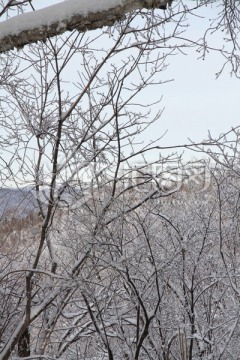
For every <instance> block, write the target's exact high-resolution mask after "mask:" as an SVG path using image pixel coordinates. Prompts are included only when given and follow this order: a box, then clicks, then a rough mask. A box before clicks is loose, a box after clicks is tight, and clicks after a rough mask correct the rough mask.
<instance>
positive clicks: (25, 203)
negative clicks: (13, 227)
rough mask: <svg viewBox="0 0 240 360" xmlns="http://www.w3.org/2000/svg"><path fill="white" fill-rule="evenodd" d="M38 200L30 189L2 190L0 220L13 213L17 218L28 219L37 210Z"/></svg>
mask: <svg viewBox="0 0 240 360" xmlns="http://www.w3.org/2000/svg"><path fill="white" fill-rule="evenodd" d="M36 205H37V204H36V199H35V197H34V194H33V192H32V191H31V189H29V188H23V189H15V188H0V220H1V219H3V218H4V217H5V216H7V215H8V214H9V212H11V213H12V214H13V215H14V216H16V217H26V216H27V215H28V214H29V213H31V212H32V211H33V210H34V209H36Z"/></svg>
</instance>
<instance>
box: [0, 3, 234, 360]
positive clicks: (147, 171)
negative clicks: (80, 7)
mask: <svg viewBox="0 0 240 360" xmlns="http://www.w3.org/2000/svg"><path fill="white" fill-rule="evenodd" d="M99 1H100V0H99ZM74 2H75V0H68V1H67V2H66V4H69V5H70V7H71V4H72V3H74ZM83 3H84V4H85V1H83ZM89 3H91V2H90V0H89ZM120 3H121V4H120ZM130 3H131V4H132V5H131V9H130V8H129V7H127V6H126V4H127V2H126V1H120V2H119V1H118V0H116V1H115V0H109V2H107V1H105V2H104V4H105V5H104V6H105V8H104V16H103V14H102V15H101V13H102V9H101V8H100V9H98V10H97V14H98V15H97V16H100V17H97V18H95V17H94V16H95V15H94V14H95V12H93V14H92V13H91V11H89V13H87V14H86V15H84V17H85V18H86V19H85V20H86V21H89V22H92V24H93V23H94V24H93V25H91V26H89V27H86V28H87V29H88V30H83V28H81V27H80V28H78V27H74V29H76V30H73V28H71V29H70V28H68V27H67V28H66V30H69V29H70V30H73V31H71V32H69V31H64V32H62V31H60V33H59V32H58V30H59V29H58V30H57V31H56V33H51V37H49V36H50V35H48V36H47V37H45V36H43V37H42V38H41V36H40V35H41V33H42V32H41V31H42V29H41V28H39V34H40V35H39V36H40V37H38V38H37V39H36V40H39V41H38V42H36V43H35V41H34V40H33V39H32V38H31V39H30V38H28V35H29V34H30V35H31V30H32V29H28V30H27V29H24V32H25V35H21V36H23V39H24V41H22V42H21V43H17V42H16V43H15V42H14V41H15V40H16V38H17V36H16V34H15V35H14V36H13V35H11V34H10V35H9V33H8V34H7V35H6V36H7V37H6V36H5V37H4V36H1V33H0V39H3V42H2V47H1V45H0V51H1V56H0V62H1V72H0V184H1V185H0V187H1V189H0V198H1V211H0V216H1V217H0V360H7V359H12V360H13V359H15V360H17V359H26V360H27V359H32V360H33V359H39V360H40V359H44V360H45V359H46V360H52V359H60V360H90V359H91V360H147V359H149V360H157V359H158V360H197V359H201V360H220V359H221V360H231V359H233V360H238V359H239V358H240V347H239V337H240V323H239V320H240V284H239V280H238V279H239V276H240V272H239V270H240V264H239V255H240V254H239V252H240V248H239V237H240V234H239V230H240V229H239V225H240V224H239V219H240V216H239V215H240V214H239V212H240V167H239V158H240V148H239V143H240V141H239V140H240V127H237V128H232V129H230V130H229V132H228V133H226V134H221V135H219V137H217V138H213V137H212V136H211V135H210V134H209V137H208V139H207V140H206V139H205V140H204V141H203V142H202V143H198V144H196V143H195V144H194V143H193V142H191V143H190V142H189V144H185V145H181V144H176V146H173V147H172V148H170V149H167V148H164V147H163V146H162V145H161V139H162V134H161V133H160V134H158V135H157V137H156V139H155V141H149V143H148V144H146V142H144V143H143V145H142V146H141V142H140V141H139V136H141V135H142V134H144V131H145V130H146V129H147V128H148V127H149V126H151V125H152V124H153V123H155V122H157V121H158V120H159V119H160V117H161V113H162V109H161V103H160V100H161V96H162V94H161V85H162V83H164V81H163V80H162V79H163V72H164V74H167V63H168V58H169V56H171V55H173V54H175V55H176V56H177V54H178V53H180V52H181V51H182V50H183V49H184V51H185V49H186V48H188V47H195V48H196V50H197V51H198V52H199V56H200V57H205V56H206V54H208V53H209V52H211V51H218V52H219V53H220V54H222V59H223V62H222V64H223V66H222V69H221V71H220V72H219V74H220V73H221V72H222V71H224V68H225V66H228V68H229V67H230V69H231V74H232V75H233V76H236V77H238V76H239V44H238V36H239V30H238V29H239V19H240V5H239V2H238V1H234V0H229V1H228V0H225V1H223V0H219V1H213V0H204V1H196V2H195V1H178V0H176V1H173V2H172V4H171V7H169V5H170V4H169V3H171V1H166V2H164V1H160V0H159V1H150V0H149V1H148V0H145V1H140V0H139V1H132V2H130ZM35 4H36V6H37V5H38V4H39V1H38V0H35V1H34V0H33V1H28V0H24V1H12V0H8V1H4V0H1V1H0V16H1V22H0V30H1V29H3V28H4V24H8V23H7V21H6V19H8V18H10V19H11V18H12V17H13V16H17V18H18V19H17V20H16V22H18V21H19V19H20V21H19V22H21V19H22V18H21V16H23V15H22V14H24V13H26V12H29V13H31V12H32V13H34V12H36V14H35V15H34V16H35V17H36V18H37V17H38V15H37V14H38V12H37V9H36V10H35V8H34V6H35ZM66 4H65V5H66ZM108 4H110V5H111V6H110V5H109V8H108ZM113 4H115V5H116V7H117V10H116V9H115V10H114V11H117V12H119V11H120V12H121V16H120V15H119V16H117V17H116V18H115V17H113V18H112V19H111V21H110V23H108V22H107V23H105V22H104V21H105V17H106V14H107V13H109V16H110V15H111V11H112V5H113ZM55 6H57V5H55ZM67 6H68V5H66V7H67ZM119 6H120V7H119ZM124 6H125V7H124ZM205 6H209V7H210V6H216V14H217V15H216V18H215V19H212V23H211V24H210V25H209V28H206V29H205V30H204V32H203V36H202V38H201V39H199V40H198V41H196V40H194V41H193V39H191V37H188V36H189V32H187V33H186V34H185V32H184V28H185V27H186V23H187V22H188V21H190V22H191V24H192V21H191V19H192V18H194V16H201V9H202V8H203V7H205ZM122 7H123V9H122ZM120 8H121V9H120ZM165 8H166V9H165ZM90 10H91V9H90ZM114 11H113V12H114ZM99 14H100V15H99ZM114 14H115V13H114ZM119 14H120V13H119ZM123 14H124V16H123ZM75 15H76V14H75ZM114 16H115V15H114ZM82 17H83V16H82V15H81V18H82ZM100 18H101V20H100ZM116 19H117V20H118V21H115V20H116ZM43 21H44V20H43ZM54 21H55V20H54ZM61 21H62V20H61ZM66 21H68V19H67V20H66ZM102 21H103V22H102ZM105 25H109V26H105ZM7 26H8V25H6V27H7ZM49 26H50V27H51V25H49ZM102 26H104V27H102ZM192 26H193V25H192ZM59 28H61V23H59ZM90 29H95V30H90ZM34 31H35V30H34ZM193 31H194V30H193ZM216 32H220V33H222V32H223V36H222V37H221V39H222V43H221V44H218V45H216V47H214V48H213V47H212V44H211V46H210V45H209V46H208V43H209V42H208V39H209V38H210V37H211V34H212V33H216ZM6 33H7V32H6ZM43 33H44V31H43ZM187 34H188V35H187ZM30 35H29V36H30ZM185 35H186V36H185ZM30 37H31V36H30ZM10 38H11V39H12V40H9V39H10ZM6 39H8V40H6ZM40 40H41V41H40ZM8 41H9V43H11V41H12V43H11V47H10V48H8V49H7V50H6V48H5V47H4V46H5V45H4V44H5V43H6V44H7V43H8ZM23 45H25V46H23ZM15 46H16V47H19V48H21V49H18V50H16V49H15V50H14V47H15ZM217 46H219V47H217ZM164 78H166V77H165V76H164ZM165 81H167V80H165ZM149 92H151V94H152V102H151V103H146V102H144V99H145V98H148V97H147V94H148V93H149ZM178 148H180V149H183V148H188V149H193V150H194V151H195V152H197V153H198V154H200V155H201V156H200V157H201V160H199V161H198V162H196V163H194V162H192V163H189V164H187V163H184V162H183V161H182V159H181V156H180V155H178V153H177V152H176V151H177V149H178ZM166 150H168V151H167V152H166ZM169 151H171V153H170V152H169ZM149 154H152V156H151V159H153V158H154V156H155V155H156V154H157V156H156V159H155V160H152V161H151V162H149V161H147V160H146V159H147V158H148V155H149ZM193 175H194V176H193ZM8 190H9V191H8ZM10 192H12V195H11V196H13V197H14V196H15V203H16V204H17V205H16V206H14V202H13V200H10V198H9V197H8V196H9V193H10ZM19 194H20V195H19ZM7 197H8V198H7ZM6 199H7V200H6Z"/></svg>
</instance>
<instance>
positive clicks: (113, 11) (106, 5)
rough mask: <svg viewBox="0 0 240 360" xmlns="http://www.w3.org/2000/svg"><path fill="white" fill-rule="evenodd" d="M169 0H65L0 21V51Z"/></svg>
mask: <svg viewBox="0 0 240 360" xmlns="http://www.w3.org/2000/svg"><path fill="white" fill-rule="evenodd" d="M171 2H172V1H171V0H104V1H98V0H91V1H87V0H82V1H79V0H68V1H67V2H61V3H59V4H55V5H52V6H48V7H45V8H44V9H41V10H37V11H33V12H28V13H25V14H22V15H18V16H15V17H13V18H10V19H8V20H6V21H3V22H1V23H0V52H1V53H3V52H6V51H9V50H13V49H14V48H15V47H16V48H22V47H23V46H24V45H26V44H31V43H35V42H37V41H45V40H46V39H48V38H50V37H53V36H56V35H60V34H63V33H64V32H65V31H72V30H78V31H80V32H82V31H85V30H93V29H97V28H101V27H103V26H109V25H113V24H114V23H115V21H118V20H121V19H122V18H123V17H124V15H125V14H126V13H128V12H130V11H133V10H136V9H141V8H149V9H151V8H160V9H166V6H167V4H169V5H171Z"/></svg>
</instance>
